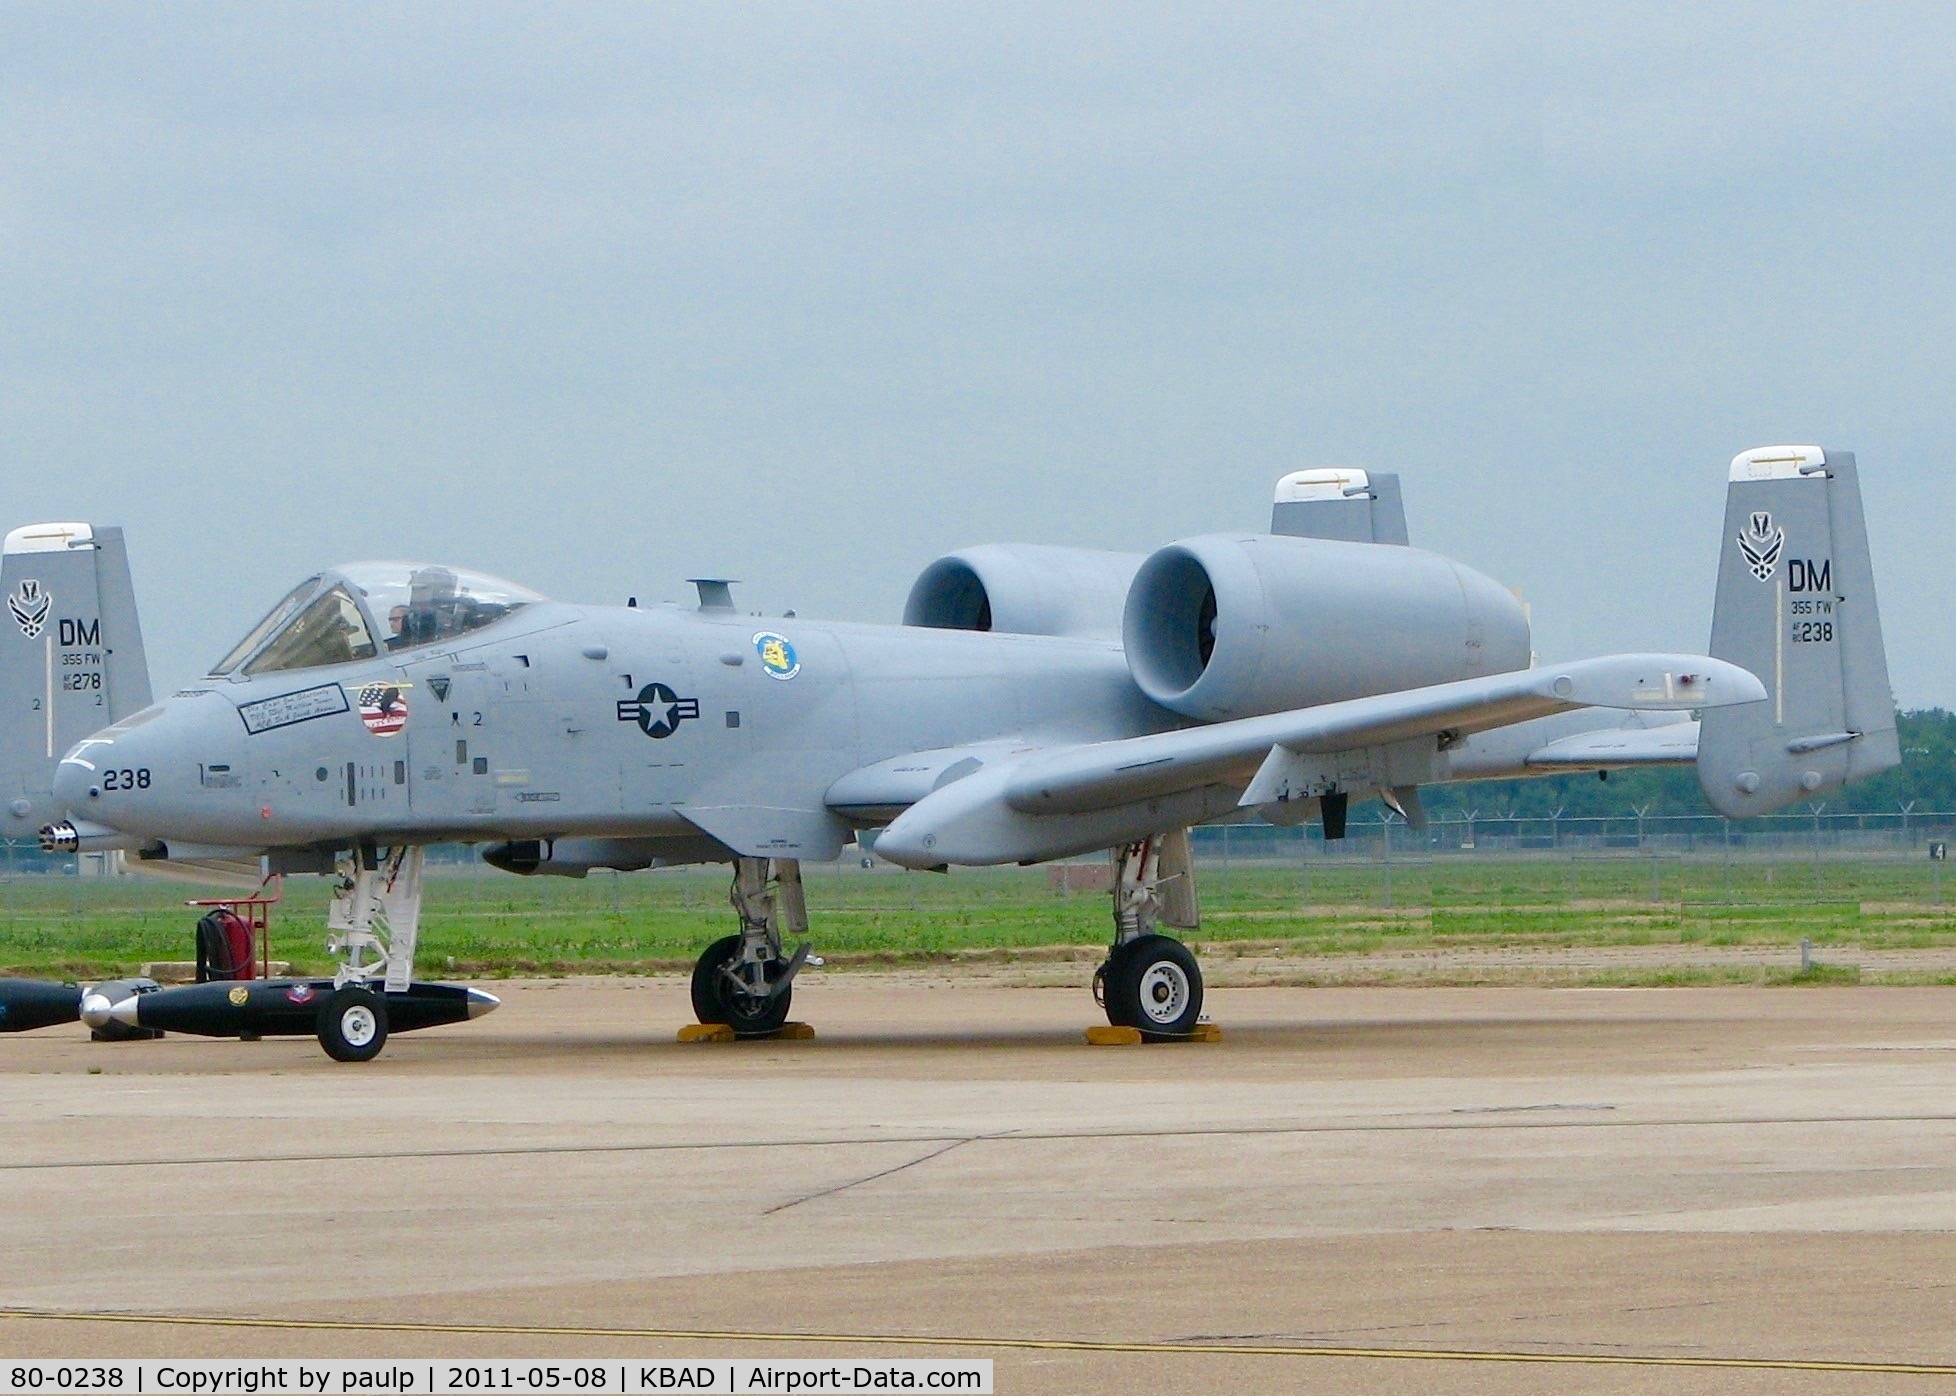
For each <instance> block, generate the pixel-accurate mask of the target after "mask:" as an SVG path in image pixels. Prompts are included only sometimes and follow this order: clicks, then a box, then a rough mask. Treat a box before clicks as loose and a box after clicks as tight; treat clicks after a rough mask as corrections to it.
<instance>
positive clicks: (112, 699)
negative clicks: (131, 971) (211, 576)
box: [0, 523, 150, 838]
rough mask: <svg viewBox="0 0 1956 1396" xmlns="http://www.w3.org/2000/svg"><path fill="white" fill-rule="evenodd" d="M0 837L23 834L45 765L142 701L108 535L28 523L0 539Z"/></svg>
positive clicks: (121, 579) (121, 570) (112, 538)
mask: <svg viewBox="0 0 1956 1396" xmlns="http://www.w3.org/2000/svg"><path fill="white" fill-rule="evenodd" d="M0 612H4V614H0V832H4V833H5V835H6V837H8V838H32V837H33V836H34V834H35V831H36V830H37V829H39V828H40V826H41V825H42V824H44V823H46V822H47V821H48V820H49V819H52V818H58V817H59V815H60V814H61V811H58V810H54V809H52V808H51V805H50V796H49V793H48V792H49V790H50V788H51V786H52V784H53V777H54V767H55V763H56V762H57V761H59V760H60V758H61V755H62V753H63V752H65V751H67V750H68V748H69V747H71V746H73V745H74V744H75V743H76V742H78V741H80V740H81V739H82V738H83V737H86V736H87V735H88V734H89V733H91V732H95V731H99V730H100V729H101V728H104V727H107V726H108V725H109V724H110V723H111V722H115V721H117V720H118V719H120V718H124V717H127V716H128V715H129V714H130V713H133V712H135V711H137V710H138V709H141V708H146V707H148V706H149V701H150V692H149V665H148V661H147V660H146V658H145V657H144V654H143V636H142V629H141V626H140V623H139V622H138V620H137V616H136V593H135V587H134V586H133V584H132V583H131V581H130V577H129V555H128V553H127V552H126V551H125V549H124V547H123V541H122V530H121V529H119V528H93V527H91V526H90V525H88V524H85V523H50V524H30V525H28V526H27V527H25V528H17V529H15V530H14V531H13V532H12V533H9V534H8V535H7V536H6V540H5V542H4V544H0Z"/></svg>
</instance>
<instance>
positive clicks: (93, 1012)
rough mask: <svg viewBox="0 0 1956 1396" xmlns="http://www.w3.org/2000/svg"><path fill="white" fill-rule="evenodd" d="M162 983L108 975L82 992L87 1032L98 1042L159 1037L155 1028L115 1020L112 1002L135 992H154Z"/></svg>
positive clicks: (82, 1009)
mask: <svg viewBox="0 0 1956 1396" xmlns="http://www.w3.org/2000/svg"><path fill="white" fill-rule="evenodd" d="M162 988H163V986H162V985H161V984H158V983H157V982H156V981H155V980H154V979H111V980H109V981H108V982H107V983H105V984H97V985H96V986H95V987H94V988H92V989H90V990H89V991H88V992H87V993H85V994H83V995H82V1001H81V1020H82V1021H83V1022H84V1023H86V1024H88V1028H89V1036H90V1037H92V1038H93V1039H94V1040H95V1041H97V1042H137V1041H141V1040H143V1039H145V1038H153V1037H161V1036H163V1034H162V1033H160V1032H158V1031H157V1030H156V1029H154V1028H132V1027H130V1026H129V1024H127V1023H121V1022H117V1021H116V1018H115V1006H116V1005H117V1004H119V1003H121V1002H122V1001H123V1000H124V999H126V998H129V997H131V996H133V995H136V994H154V993H157V992H159V991H160V990H161V989H162Z"/></svg>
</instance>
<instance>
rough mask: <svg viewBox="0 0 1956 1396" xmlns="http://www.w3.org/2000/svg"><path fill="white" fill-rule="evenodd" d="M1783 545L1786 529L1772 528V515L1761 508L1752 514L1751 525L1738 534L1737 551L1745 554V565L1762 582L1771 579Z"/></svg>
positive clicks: (1784, 543) (1777, 564)
mask: <svg viewBox="0 0 1956 1396" xmlns="http://www.w3.org/2000/svg"><path fill="white" fill-rule="evenodd" d="M1785 546H1786V530H1785V529H1783V528H1774V527H1773V516H1772V515H1771V514H1769V513H1767V512H1766V511H1765V510H1763V509H1762V510H1760V511H1759V512H1758V513H1756V514H1754V515H1753V516H1752V526H1751V527H1750V528H1748V529H1746V531H1745V532H1744V533H1741V534H1740V535H1739V551H1740V552H1741V553H1742V554H1744V555H1745V563H1746V566H1747V567H1749V568H1751V569H1752V575H1753V576H1755V577H1757V578H1758V579H1759V580H1760V581H1762V582H1770V581H1771V580H1772V579H1773V570H1774V569H1775V568H1777V567H1778V566H1779V554H1780V550H1781V549H1782V548H1784V547H1785Z"/></svg>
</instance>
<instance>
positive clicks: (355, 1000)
mask: <svg viewBox="0 0 1956 1396" xmlns="http://www.w3.org/2000/svg"><path fill="white" fill-rule="evenodd" d="M318 1021H319V1045H320V1046H321V1047H323V1048H325V1049H326V1055H327V1056H329V1057H331V1058H332V1059H333V1060H334V1061H336V1062H370V1061H372V1060H373V1059H374V1058H375V1057H377V1056H379V1055H380V1049H381V1048H383V1047H385V1046H386V1045H387V1004H386V1002H385V1001H384V1000H383V999H382V998H381V997H380V995H378V994H376V993H374V992H373V991H372V990H370V989H362V988H361V987H359V986H358V985H357V984H348V985H346V986H345V987H344V988H340V989H335V990H334V991H333V992H332V993H330V994H328V995H327V996H326V1002H324V1003H322V1004H320V1005H319V1020H318Z"/></svg>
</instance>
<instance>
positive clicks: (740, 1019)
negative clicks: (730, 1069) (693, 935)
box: [693, 936, 795, 1037]
mask: <svg viewBox="0 0 1956 1396" xmlns="http://www.w3.org/2000/svg"><path fill="white" fill-rule="evenodd" d="M739 957H740V937H739V936H722V937H721V938H720V939H719V940H716V941H714V942H713V944H711V945H709V946H707V947H706V949H705V950H704V951H703V952H702V953H701V955H700V957H699V961H698V962H697V963H696V964H695V965H694V966H693V1016H694V1017H695V1018H698V1019H699V1020H700V1021H701V1022H702V1023H724V1024H726V1025H727V1026H728V1027H730V1028H732V1029H733V1030H734V1033H735V1034H736V1035H737V1036H740V1037H767V1036H769V1035H770V1034H772V1033H776V1032H779V1031H780V1030H781V1025H782V1024H783V1023H785V1022H787V1021H788V1004H789V1001H790V1000H791V999H793V998H794V994H795V990H794V986H793V985H789V986H788V987H787V988H785V989H783V990H782V991H781V992H780V993H778V994H776V995H775V996H774V997H773V998H771V999H762V998H756V997H754V996H753V995H752V994H743V993H739V992H736V990H735V989H734V986H733V984H732V982H731V981H729V980H728V978H727V976H726V975H725V974H723V973H721V971H722V969H724V968H725V967H726V966H727V965H730V964H732V963H733V962H734V961H735V960H737V959H738V958H739ZM782 967H783V968H785V967H786V966H785V965H784V966H782Z"/></svg>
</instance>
